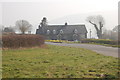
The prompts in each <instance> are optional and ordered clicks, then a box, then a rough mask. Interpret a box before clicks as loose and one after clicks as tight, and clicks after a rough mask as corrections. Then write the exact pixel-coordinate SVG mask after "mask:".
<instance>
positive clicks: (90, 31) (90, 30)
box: [90, 29, 92, 39]
mask: <svg viewBox="0 0 120 80" xmlns="http://www.w3.org/2000/svg"><path fill="white" fill-rule="evenodd" d="M91 33H92V31H91V29H90V39H91Z"/></svg>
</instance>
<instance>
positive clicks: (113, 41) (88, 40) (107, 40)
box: [81, 39, 118, 45]
mask: <svg viewBox="0 0 120 80" xmlns="http://www.w3.org/2000/svg"><path fill="white" fill-rule="evenodd" d="M81 43H99V44H111V45H118V41H115V40H110V39H83V40H81Z"/></svg>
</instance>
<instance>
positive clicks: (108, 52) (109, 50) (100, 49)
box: [45, 42, 120, 57]
mask: <svg viewBox="0 0 120 80" xmlns="http://www.w3.org/2000/svg"><path fill="white" fill-rule="evenodd" d="M45 43H46V44H51V45H59V46H70V47H79V48H85V49H89V50H92V51H95V52H97V53H100V54H103V55H105V56H113V57H118V48H114V47H106V46H101V45H93V44H76V43H74V44H73V43H72V44H68V43H51V42H45ZM119 50H120V48H119Z"/></svg>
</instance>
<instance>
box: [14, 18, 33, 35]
mask: <svg viewBox="0 0 120 80" xmlns="http://www.w3.org/2000/svg"><path fill="white" fill-rule="evenodd" d="M15 25H16V27H17V28H18V30H20V31H21V32H22V34H25V32H26V31H29V30H30V29H31V27H32V25H31V24H30V23H29V22H28V21H26V20H18V21H16V23H15Z"/></svg>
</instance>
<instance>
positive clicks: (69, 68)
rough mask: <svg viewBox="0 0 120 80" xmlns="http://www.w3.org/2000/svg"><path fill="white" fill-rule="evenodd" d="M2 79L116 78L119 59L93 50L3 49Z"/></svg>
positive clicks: (54, 48)
mask: <svg viewBox="0 0 120 80" xmlns="http://www.w3.org/2000/svg"><path fill="white" fill-rule="evenodd" d="M2 55H3V62H2V66H3V73H2V74H3V78H101V77H102V78H104V77H106V78H117V77H118V75H117V74H118V73H119V71H118V70H119V67H118V59H117V58H113V57H108V56H103V55H101V54H97V53H95V52H93V51H90V50H86V49H82V48H73V47H62V46H53V45H47V46H46V47H45V48H28V49H17V50H11V49H10V50H3V53H2Z"/></svg>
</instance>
